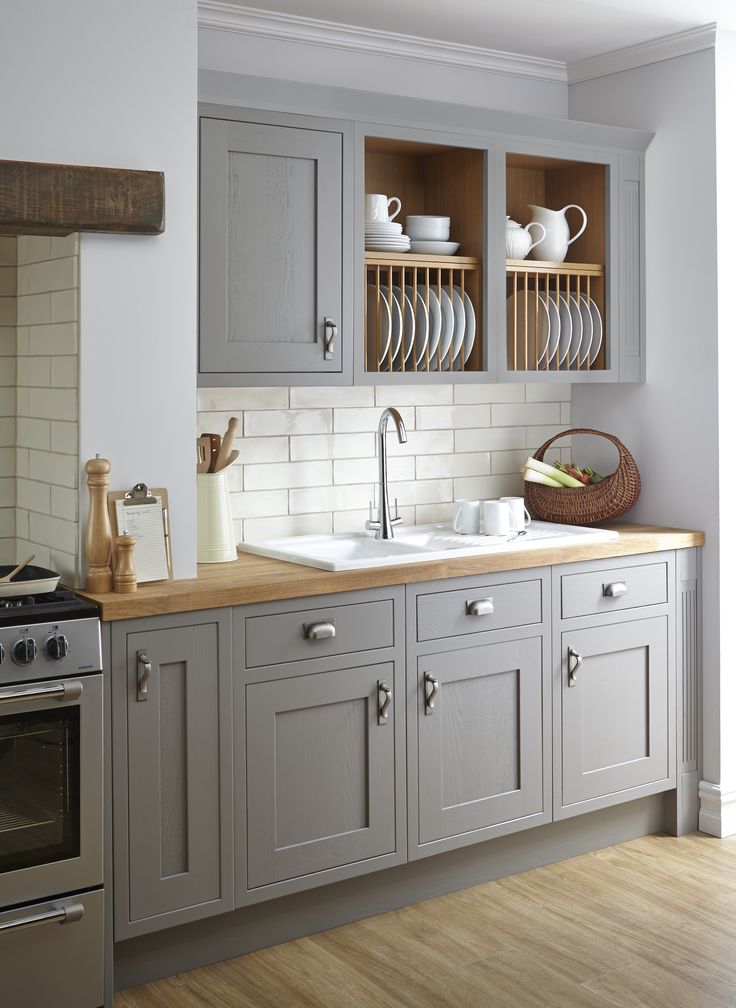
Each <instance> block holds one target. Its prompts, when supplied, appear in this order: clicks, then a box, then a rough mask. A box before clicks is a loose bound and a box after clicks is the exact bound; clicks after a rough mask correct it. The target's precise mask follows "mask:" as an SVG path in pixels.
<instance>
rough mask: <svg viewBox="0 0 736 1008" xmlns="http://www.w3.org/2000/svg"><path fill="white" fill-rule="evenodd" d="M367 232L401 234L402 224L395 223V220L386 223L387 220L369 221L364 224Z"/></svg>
mask: <svg viewBox="0 0 736 1008" xmlns="http://www.w3.org/2000/svg"><path fill="white" fill-rule="evenodd" d="M364 229H365V233H366V234H386V235H389V234H390V235H394V234H396V235H398V234H401V224H395V223H394V222H393V221H389V222H388V223H386V222H385V221H381V222H374V223H372V224H371V223H368V222H366V223H365V225H364Z"/></svg>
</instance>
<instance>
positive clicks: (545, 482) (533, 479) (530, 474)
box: [521, 469, 562, 490]
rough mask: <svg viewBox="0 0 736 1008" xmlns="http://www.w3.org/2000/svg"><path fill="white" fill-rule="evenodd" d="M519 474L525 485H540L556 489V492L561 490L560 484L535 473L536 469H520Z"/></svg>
mask: <svg viewBox="0 0 736 1008" xmlns="http://www.w3.org/2000/svg"><path fill="white" fill-rule="evenodd" d="M521 472H522V475H523V477H524V479H525V480H526V481H527V483H541V484H542V486H548V487H557V489H558V490H559V489H561V488H562V483H558V482H557V480H556V479H552V477H551V476H545V475H544V473H540V472H537V470H536V469H522V470H521Z"/></svg>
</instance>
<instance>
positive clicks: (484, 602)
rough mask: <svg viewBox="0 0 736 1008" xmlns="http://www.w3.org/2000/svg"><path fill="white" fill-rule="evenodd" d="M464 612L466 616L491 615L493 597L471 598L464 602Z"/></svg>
mask: <svg viewBox="0 0 736 1008" xmlns="http://www.w3.org/2000/svg"><path fill="white" fill-rule="evenodd" d="M465 612H466V614H467V615H468V616H492V615H493V599H492V598H479V599H472V601H468V602H466V603H465Z"/></svg>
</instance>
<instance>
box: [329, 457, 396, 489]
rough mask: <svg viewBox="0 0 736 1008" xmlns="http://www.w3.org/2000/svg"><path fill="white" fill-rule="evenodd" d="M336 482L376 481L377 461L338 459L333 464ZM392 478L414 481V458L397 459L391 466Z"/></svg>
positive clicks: (392, 479) (372, 459) (373, 459)
mask: <svg viewBox="0 0 736 1008" xmlns="http://www.w3.org/2000/svg"><path fill="white" fill-rule="evenodd" d="M333 470H334V481H335V483H336V484H340V483H365V482H366V480H369V479H375V478H376V476H377V473H378V467H377V461H376V459H375V458H369V459H367V458H366V459H338V460H337V461H336V462H334V463H333ZM390 478H391V481H392V482H393V481H394V480H413V479H414V456H413V455H412V456H409V457H408V458H397V459H396V460H395V461H394V462H392V464H391V469H390Z"/></svg>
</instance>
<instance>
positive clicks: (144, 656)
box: [135, 651, 152, 703]
mask: <svg viewBox="0 0 736 1008" xmlns="http://www.w3.org/2000/svg"><path fill="white" fill-rule="evenodd" d="M151 671H152V666H151V662H150V661H149V660H148V652H147V651H139V652H138V680H137V689H136V696H135V698H136V700H137V701H138V703H141V702H142V701H144V700H148V680H149V679H150V678H151Z"/></svg>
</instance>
